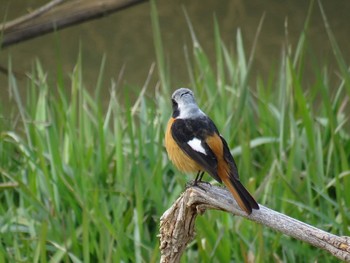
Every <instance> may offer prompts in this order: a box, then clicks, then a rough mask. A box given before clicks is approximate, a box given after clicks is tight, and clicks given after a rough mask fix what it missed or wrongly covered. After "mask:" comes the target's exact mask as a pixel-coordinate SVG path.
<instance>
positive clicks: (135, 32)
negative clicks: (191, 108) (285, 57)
mask: <svg viewBox="0 0 350 263" xmlns="http://www.w3.org/2000/svg"><path fill="white" fill-rule="evenodd" d="M46 2H47V1H42V0H40V1H39V0H27V1H26V2H25V3H23V0H2V4H1V5H2V6H6V7H7V11H6V8H1V10H0V19H1V20H4V15H5V14H7V17H8V18H14V17H17V16H19V15H20V14H23V13H24V12H25V10H27V9H28V8H32V9H34V8H35V7H38V6H39V5H40V4H43V3H46ZM323 6H324V9H325V11H326V14H327V16H328V19H329V22H330V25H331V28H332V30H333V32H334V35H335V37H336V39H337V41H338V44H339V46H340V48H341V50H342V53H343V56H344V58H345V60H346V61H347V62H348V58H349V55H350V49H349V45H348V42H349V36H350V23H349V16H348V13H349V10H350V1H348V0H338V1H323ZM308 7H309V2H308V1H305V0H295V1H277V0H265V1H260V0H251V1H243V0H221V1H200V0H196V1H195V0H193V1H184V0H182V1H180V0H178V1H174V0H163V1H158V12H159V19H160V25H161V30H162V38H163V41H164V49H165V55H166V59H167V65H168V66H169V67H170V72H171V82H172V85H173V86H174V89H175V88H176V87H178V86H188V83H189V77H188V75H187V70H186V66H185V61H184V60H185V58H184V47H185V46H187V47H188V48H189V50H191V46H192V42H191V39H190V34H189V30H188V25H187V23H186V20H185V15H184V11H183V10H184V9H185V10H186V11H187V13H188V15H189V17H190V19H191V22H192V24H193V27H194V29H195V32H196V35H197V38H198V40H199V42H200V43H201V45H202V47H203V48H204V50H205V51H206V52H207V53H208V55H209V58H210V59H211V61H212V63H213V66H214V61H215V57H214V37H213V17H214V14H215V15H216V17H217V20H218V23H219V26H220V30H221V35H222V38H223V39H224V41H225V43H226V45H227V46H229V47H232V48H234V47H235V36H236V33H237V29H238V28H240V29H241V31H242V34H243V39H244V44H245V47H246V51H247V54H249V52H250V50H251V47H252V44H253V40H254V37H255V35H256V30H257V27H258V25H259V21H260V19H261V17H262V16H263V14H265V20H264V23H263V27H262V31H261V34H260V37H259V40H258V44H257V49H256V55H255V60H254V71H253V74H252V78H255V77H256V76H257V75H263V76H264V75H266V73H268V72H270V71H271V69H273V68H274V69H275V70H276V69H277V68H278V63H279V58H280V55H281V50H282V47H283V46H285V45H286V43H287V42H288V43H289V44H290V46H291V48H295V45H296V43H297V40H298V38H299V36H300V34H301V32H302V29H303V26H304V22H305V19H306V14H307V11H308ZM286 24H287V25H288V26H287V30H286V26H285V25H286ZM308 40H309V42H308V45H309V46H312V49H310V52H312V56H313V57H314V58H315V59H316V60H317V61H318V62H320V63H323V62H327V63H329V65H330V71H331V72H332V71H334V70H336V67H335V65H336V64H335V60H334V58H333V54H332V49H331V46H330V43H329V40H328V37H327V34H326V31H325V28H324V23H323V20H322V17H321V15H320V10H319V7H318V3H317V1H316V3H315V4H314V10H313V15H312V19H311V22H310V28H309V30H308ZM79 49H81V51H82V57H83V68H84V80H85V83H86V86H87V87H88V88H89V89H91V90H93V89H94V88H95V86H94V85H95V83H96V81H97V76H98V72H99V67H100V63H101V60H102V57H103V55H104V54H105V55H106V57H107V61H106V70H105V75H104V79H105V82H104V86H105V87H106V89H105V92H104V93H105V94H106V95H105V98H104V99H106V100H107V99H108V90H109V87H110V80H111V79H117V78H118V75H119V73H120V70H121V69H122V68H123V67H124V75H123V83H124V84H127V87H128V88H129V89H130V90H131V91H132V92H133V93H136V94H137V92H138V90H139V87H140V86H141V85H142V84H143V83H144V82H145V80H146V77H147V75H148V72H149V69H150V67H151V65H152V63H154V62H155V60H156V59H155V52H154V46H153V36H152V28H151V19H150V5H149V3H143V4H140V5H138V6H134V7H131V8H129V9H126V10H123V11H121V12H117V13H114V14H112V15H110V16H108V17H104V18H102V19H99V20H94V21H90V22H87V23H84V24H80V25H77V26H74V27H70V28H67V29H64V30H62V31H59V32H57V33H54V34H48V35H45V36H42V37H39V38H36V39H32V40H29V41H26V42H22V43H20V44H17V45H14V46H10V47H8V48H6V49H4V50H3V51H1V53H0V64H1V66H5V67H6V66H7V63H8V59H9V57H11V60H12V64H13V69H14V71H16V72H18V73H19V74H20V75H24V74H26V73H27V72H30V71H31V68H32V67H33V65H34V63H35V60H36V59H38V60H40V62H41V63H42V65H43V68H44V69H45V70H46V71H47V74H48V76H49V78H50V79H52V83H54V80H55V77H56V75H55V74H56V69H57V65H58V64H60V65H62V68H63V70H64V72H65V78H66V79H67V80H69V73H70V72H71V71H72V69H73V67H74V65H75V63H76V61H77V57H78V53H79ZM334 76H335V74H334ZM157 79H158V76H157V73H156V71H155V73H154V76H153V78H152V80H153V82H152V85H154V83H155V81H156V80H157ZM19 81H20V82H19V83H20V89H21V92H22V93H23V94H24V92H25V90H26V85H25V84H26V77H22V78H21V79H20V80H19ZM0 87H1V89H0V98H1V101H2V102H3V103H4V102H5V103H6V101H8V99H7V98H8V90H7V77H6V76H5V75H4V74H0ZM52 88H55V87H54V86H53V87H52ZM68 88H69V87H68Z"/></svg>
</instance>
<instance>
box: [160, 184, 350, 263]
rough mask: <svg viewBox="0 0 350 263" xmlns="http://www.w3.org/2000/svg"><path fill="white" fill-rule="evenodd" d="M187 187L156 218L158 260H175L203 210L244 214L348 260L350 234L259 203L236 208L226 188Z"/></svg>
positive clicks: (205, 185)
mask: <svg viewBox="0 0 350 263" xmlns="http://www.w3.org/2000/svg"><path fill="white" fill-rule="evenodd" d="M200 186H201V188H203V189H204V190H203V189H200V188H198V187H191V188H187V189H186V191H185V192H184V193H183V194H182V195H181V196H180V197H179V198H178V199H177V200H176V201H175V203H174V204H173V205H172V206H171V207H170V208H169V209H168V210H167V211H166V212H165V213H164V214H163V215H162V217H161V219H160V235H159V237H160V250H161V262H163V263H165V262H179V261H180V258H181V255H182V253H183V252H184V250H185V248H186V246H187V244H188V243H189V242H191V241H192V240H193V238H194V236H195V233H194V226H195V220H196V217H197V215H198V214H202V213H204V212H205V210H207V209H216V210H222V211H226V212H229V213H232V214H234V215H239V216H242V217H245V218H247V219H249V220H251V221H254V222H257V223H259V224H262V225H264V226H267V227H270V228H272V229H274V230H277V231H279V232H282V233H283V234H285V235H288V236H291V237H294V238H296V239H299V240H301V241H304V242H307V243H309V244H311V245H313V246H315V247H319V248H321V249H324V250H327V251H328V252H329V253H331V254H332V255H334V256H335V257H337V258H339V259H341V260H345V261H349V262H350V237H346V236H344V237H339V236H336V235H333V234H330V233H327V232H325V231H323V230H321V229H318V228H316V227H313V226H311V225H308V224H306V223H303V222H301V221H298V220H296V219H294V218H291V217H289V216H286V215H284V214H281V213H279V212H276V211H274V210H271V209H269V208H267V207H264V206H262V205H260V210H254V211H253V213H252V214H251V215H249V216H248V215H247V214H245V213H244V212H243V211H242V210H240V208H239V207H238V205H237V203H236V201H235V200H234V199H233V198H232V196H231V194H230V192H228V191H227V190H226V189H224V188H221V187H217V186H211V185H208V184H204V183H201V184H200Z"/></svg>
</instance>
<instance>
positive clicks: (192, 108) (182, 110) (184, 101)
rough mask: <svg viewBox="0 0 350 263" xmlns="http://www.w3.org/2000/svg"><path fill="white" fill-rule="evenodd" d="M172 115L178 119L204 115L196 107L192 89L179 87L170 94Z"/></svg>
mask: <svg viewBox="0 0 350 263" xmlns="http://www.w3.org/2000/svg"><path fill="white" fill-rule="evenodd" d="M171 101H172V103H173V117H174V118H180V119H187V118H195V117H199V116H202V115H204V113H203V112H202V111H201V110H200V109H199V108H198V105H197V103H196V100H195V98H194V94H193V92H192V90H190V89H186V88H180V89H177V90H175V91H174V93H173V95H172V96H171Z"/></svg>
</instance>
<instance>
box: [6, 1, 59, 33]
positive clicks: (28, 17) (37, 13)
mask: <svg viewBox="0 0 350 263" xmlns="http://www.w3.org/2000/svg"><path fill="white" fill-rule="evenodd" d="M63 1H65V0H52V1H51V2H49V3H47V4H46V5H43V6H41V7H39V8H38V9H36V10H34V11H32V12H30V13H29V14H27V15H24V16H21V17H19V18H16V19H14V20H12V21H10V22H5V23H2V24H0V29H1V30H2V31H3V32H6V31H7V30H9V29H11V28H13V27H16V26H18V25H20V24H22V23H25V22H27V21H29V20H31V19H33V18H35V17H38V16H40V15H42V14H44V13H46V12H47V11H49V10H50V9H52V8H53V7H55V6H57V5H59V4H61V3H62V2H63Z"/></svg>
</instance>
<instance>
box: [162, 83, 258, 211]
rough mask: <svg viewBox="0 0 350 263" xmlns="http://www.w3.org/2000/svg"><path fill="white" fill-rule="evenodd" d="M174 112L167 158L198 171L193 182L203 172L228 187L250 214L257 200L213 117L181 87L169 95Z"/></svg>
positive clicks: (167, 136)
mask: <svg viewBox="0 0 350 263" xmlns="http://www.w3.org/2000/svg"><path fill="white" fill-rule="evenodd" d="M171 101H172V104H173V105H172V106H173V114H172V117H171V118H170V120H169V122H168V125H167V129H166V133H165V147H166V150H167V152H168V156H169V159H170V160H171V161H172V162H173V163H174V165H175V166H176V167H177V168H178V169H179V170H180V171H182V172H188V173H194V172H196V173H197V176H196V179H195V181H194V183H195V184H197V183H198V182H200V181H201V180H202V177H203V174H204V172H207V173H209V174H210V175H211V176H212V177H213V178H214V179H215V180H216V181H218V182H219V183H222V182H223V183H224V184H225V185H226V187H227V188H228V189H229V190H230V192H231V193H232V195H233V197H234V198H235V200H236V201H237V203H238V205H239V206H240V208H241V209H242V210H244V211H245V212H247V213H248V214H251V212H252V209H259V205H258V203H257V202H256V201H255V200H254V198H253V197H252V196H251V195H250V194H249V192H248V191H247V189H245V188H244V186H243V185H242V184H241V182H240V181H239V176H238V171H237V166H236V163H235V161H234V159H233V157H232V155H231V153H230V150H229V148H228V145H227V142H226V141H225V139H224V138H223V137H222V136H221V135H220V134H219V131H218V129H217V128H216V126H215V124H214V123H213V121H212V120H211V119H210V118H209V117H208V116H207V115H206V114H205V113H204V112H203V111H201V109H200V108H199V107H198V105H197V103H196V100H195V98H194V94H193V92H192V91H191V90H189V89H186V88H180V89H178V90H176V91H175V92H174V93H173V95H172V97H171Z"/></svg>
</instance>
